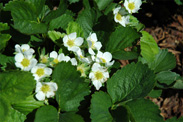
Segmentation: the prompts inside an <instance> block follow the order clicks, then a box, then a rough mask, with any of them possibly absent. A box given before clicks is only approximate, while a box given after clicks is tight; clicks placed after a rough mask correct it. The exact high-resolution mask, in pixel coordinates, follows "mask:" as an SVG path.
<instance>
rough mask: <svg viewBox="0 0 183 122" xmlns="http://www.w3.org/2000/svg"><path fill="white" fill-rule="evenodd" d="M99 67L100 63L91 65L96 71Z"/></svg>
mask: <svg viewBox="0 0 183 122" xmlns="http://www.w3.org/2000/svg"><path fill="white" fill-rule="evenodd" d="M100 67H101V66H100V64H98V63H94V64H93V66H92V71H97V70H99V68H100Z"/></svg>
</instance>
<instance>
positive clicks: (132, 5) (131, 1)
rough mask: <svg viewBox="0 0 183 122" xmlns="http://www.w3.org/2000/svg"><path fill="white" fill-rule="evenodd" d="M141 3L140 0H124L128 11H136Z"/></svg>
mask: <svg viewBox="0 0 183 122" xmlns="http://www.w3.org/2000/svg"><path fill="white" fill-rule="evenodd" d="M141 5H142V1H141V0H125V2H124V6H125V8H126V10H128V12H129V13H136V12H138V10H139V9H140V6H141Z"/></svg>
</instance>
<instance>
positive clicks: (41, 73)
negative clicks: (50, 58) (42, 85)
mask: <svg viewBox="0 0 183 122" xmlns="http://www.w3.org/2000/svg"><path fill="white" fill-rule="evenodd" d="M36 74H37V75H38V76H39V77H41V76H42V75H44V69H43V68H39V69H37V71H36Z"/></svg>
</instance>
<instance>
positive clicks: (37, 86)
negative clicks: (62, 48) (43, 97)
mask: <svg viewBox="0 0 183 122" xmlns="http://www.w3.org/2000/svg"><path fill="white" fill-rule="evenodd" d="M41 87H42V83H41V82H37V83H36V90H35V92H36V93H37V92H39V91H40V90H41Z"/></svg>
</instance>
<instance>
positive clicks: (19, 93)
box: [0, 71, 35, 103]
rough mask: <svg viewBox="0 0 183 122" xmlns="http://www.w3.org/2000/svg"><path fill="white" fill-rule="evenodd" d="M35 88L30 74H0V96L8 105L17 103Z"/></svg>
mask: <svg viewBox="0 0 183 122" xmlns="http://www.w3.org/2000/svg"><path fill="white" fill-rule="evenodd" d="M34 88H35V80H34V78H33V76H32V74H31V73H29V72H22V71H13V72H3V73H0V94H1V95H2V96H4V97H5V98H8V100H9V102H10V103H17V102H19V101H21V100H23V99H25V98H26V97H28V96H29V95H30V94H31V93H32V91H33V89H34Z"/></svg>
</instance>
